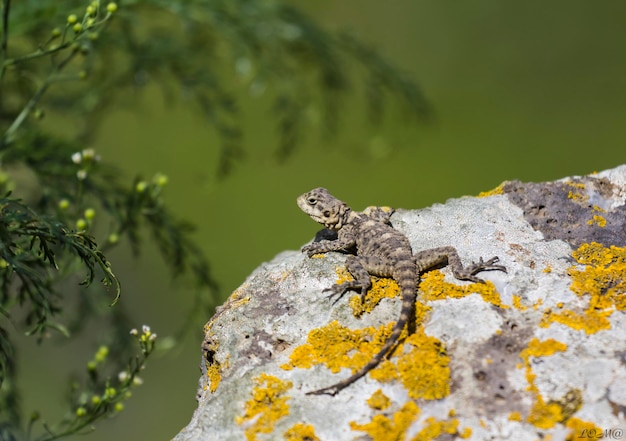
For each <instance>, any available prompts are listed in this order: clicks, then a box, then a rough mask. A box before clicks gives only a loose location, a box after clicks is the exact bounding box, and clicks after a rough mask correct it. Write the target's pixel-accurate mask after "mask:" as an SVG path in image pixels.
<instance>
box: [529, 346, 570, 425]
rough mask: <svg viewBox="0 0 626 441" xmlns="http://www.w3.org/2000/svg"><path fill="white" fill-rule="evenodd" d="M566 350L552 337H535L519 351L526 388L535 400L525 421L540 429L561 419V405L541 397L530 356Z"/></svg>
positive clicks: (546, 354)
mask: <svg viewBox="0 0 626 441" xmlns="http://www.w3.org/2000/svg"><path fill="white" fill-rule="evenodd" d="M565 350H567V345H566V344H565V343H561V342H559V341H557V340H554V339H548V340H544V341H539V339H537V338H533V339H532V340H531V341H530V342H529V343H528V346H527V347H526V349H524V350H523V351H522V352H521V353H520V357H521V358H522V360H524V365H523V366H524V367H525V368H526V380H527V381H528V390H529V391H530V392H532V394H533V395H534V397H535V402H534V403H533V407H532V409H531V412H530V414H529V415H528V418H527V421H528V422H529V423H531V424H534V425H535V426H536V427H539V428H540V429H549V428H551V427H554V425H555V424H556V423H559V422H561V421H563V419H564V416H563V410H562V406H561V405H559V404H558V403H556V402H552V401H551V402H548V403H546V402H545V401H544V399H543V397H542V396H541V395H540V394H539V389H538V388H537V386H536V385H535V377H536V375H535V374H534V373H533V371H532V367H531V365H530V357H546V356H550V355H553V354H555V353H556V352H563V351H565Z"/></svg>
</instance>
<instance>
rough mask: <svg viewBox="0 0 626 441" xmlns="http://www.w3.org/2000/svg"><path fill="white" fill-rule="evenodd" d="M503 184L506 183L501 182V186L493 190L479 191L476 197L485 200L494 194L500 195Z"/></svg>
mask: <svg viewBox="0 0 626 441" xmlns="http://www.w3.org/2000/svg"><path fill="white" fill-rule="evenodd" d="M504 184H506V182H503V183H502V184H500V185H498V186H497V187H496V188H494V189H493V190H487V191H481V192H480V193H478V197H479V198H485V197H487V196H493V195H495V194H502V192H503V189H504Z"/></svg>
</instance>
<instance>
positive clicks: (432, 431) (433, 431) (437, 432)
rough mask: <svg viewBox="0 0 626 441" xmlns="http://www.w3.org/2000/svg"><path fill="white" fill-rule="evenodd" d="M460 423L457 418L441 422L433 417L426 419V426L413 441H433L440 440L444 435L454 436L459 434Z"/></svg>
mask: <svg viewBox="0 0 626 441" xmlns="http://www.w3.org/2000/svg"><path fill="white" fill-rule="evenodd" d="M458 427H459V421H458V420H457V419H456V418H452V419H450V420H444V421H440V420H437V419H435V418H433V417H430V418H428V419H426V422H425V426H424V428H423V429H422V430H420V431H419V432H418V433H417V435H415V436H414V437H413V438H411V441H431V440H435V439H437V438H439V437H440V436H441V435H443V434H444V433H447V434H449V435H454V434H456V433H457V429H458Z"/></svg>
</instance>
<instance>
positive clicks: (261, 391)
mask: <svg viewBox="0 0 626 441" xmlns="http://www.w3.org/2000/svg"><path fill="white" fill-rule="evenodd" d="M254 382H255V384H256V386H255V387H254V389H253V390H252V397H251V398H250V399H249V400H248V401H247V402H246V405H245V409H246V413H245V414H244V415H243V416H238V417H236V418H235V422H236V423H237V424H239V425H246V427H247V428H246V430H245V435H246V439H247V440H248V441H257V440H258V438H257V435H259V434H262V433H271V432H273V431H274V426H275V425H276V422H277V421H278V420H280V419H281V418H283V417H285V416H287V415H289V405H288V404H287V401H288V400H289V397H287V396H285V392H287V391H288V390H289V389H290V388H291V386H292V383H291V382H290V381H282V380H281V379H279V378H277V377H274V376H272V375H267V374H261V375H259V376H258V377H256V378H255V379H254Z"/></svg>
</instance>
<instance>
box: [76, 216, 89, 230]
mask: <svg viewBox="0 0 626 441" xmlns="http://www.w3.org/2000/svg"><path fill="white" fill-rule="evenodd" d="M85 228H87V221H86V220H85V219H78V220H77V221H76V229H77V230H79V231H83V230H84V229H85Z"/></svg>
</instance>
